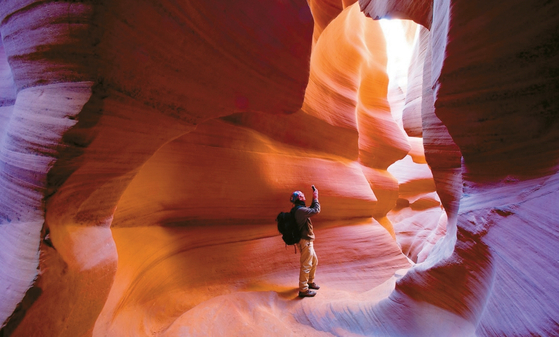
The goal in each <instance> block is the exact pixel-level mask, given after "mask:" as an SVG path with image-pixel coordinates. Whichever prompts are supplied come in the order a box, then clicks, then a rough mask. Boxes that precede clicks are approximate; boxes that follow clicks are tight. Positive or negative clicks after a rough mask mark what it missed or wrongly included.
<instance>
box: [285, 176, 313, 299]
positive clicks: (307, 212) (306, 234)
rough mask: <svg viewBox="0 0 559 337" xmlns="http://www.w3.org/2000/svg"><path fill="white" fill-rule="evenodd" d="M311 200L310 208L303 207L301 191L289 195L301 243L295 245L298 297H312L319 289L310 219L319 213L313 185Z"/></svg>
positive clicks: (303, 199) (303, 196) (303, 200)
mask: <svg viewBox="0 0 559 337" xmlns="http://www.w3.org/2000/svg"><path fill="white" fill-rule="evenodd" d="M311 187H312V189H313V199H312V203H311V206H310V207H306V205H305V195H304V194H303V192H301V191H295V192H293V194H291V199H290V201H291V203H293V208H292V213H293V215H294V217H295V221H296V222H297V225H298V226H299V231H300V233H301V241H299V243H298V244H297V245H298V246H299V252H300V253H301V270H300V272H299V297H313V296H315V295H316V291H313V290H311V289H314V290H318V289H320V287H319V286H318V285H317V284H316V283H315V282H314V277H315V273H316V266H317V265H318V258H317V256H316V252H315V251H314V245H313V241H314V239H315V235H314V230H313V225H312V221H311V219H310V217H312V216H314V215H316V214H318V213H320V203H319V202H318V190H317V189H316V187H315V186H314V185H312V186H311Z"/></svg>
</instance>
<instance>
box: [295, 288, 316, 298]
mask: <svg viewBox="0 0 559 337" xmlns="http://www.w3.org/2000/svg"><path fill="white" fill-rule="evenodd" d="M314 295H316V291H312V290H310V289H308V290H307V291H305V292H301V291H300V292H299V297H314Z"/></svg>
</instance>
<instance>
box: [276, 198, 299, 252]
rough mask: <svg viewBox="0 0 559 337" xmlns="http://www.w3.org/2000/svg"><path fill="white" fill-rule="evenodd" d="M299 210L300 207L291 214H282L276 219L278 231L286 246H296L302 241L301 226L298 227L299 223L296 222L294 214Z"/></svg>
mask: <svg viewBox="0 0 559 337" xmlns="http://www.w3.org/2000/svg"><path fill="white" fill-rule="evenodd" d="M298 208H299V207H295V208H293V209H292V210H291V212H289V213H288V212H280V214H278V216H277V218H276V221H277V223H278V231H279V232H280V234H281V235H282V237H281V238H282V239H283V242H285V244H286V245H294V244H296V243H299V241H301V232H300V231H299V226H297V221H295V216H294V213H295V211H296V210H297V209H298ZM295 249H297V248H295Z"/></svg>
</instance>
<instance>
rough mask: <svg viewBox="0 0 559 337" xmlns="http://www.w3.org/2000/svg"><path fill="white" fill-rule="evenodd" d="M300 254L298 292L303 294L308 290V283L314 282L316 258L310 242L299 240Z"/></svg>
mask: <svg viewBox="0 0 559 337" xmlns="http://www.w3.org/2000/svg"><path fill="white" fill-rule="evenodd" d="M298 245H299V251H300V252H301V271H300V272H299V291H300V292H305V291H307V290H308V289H309V283H312V282H314V274H315V272H316V266H317V265H318V258H317V257H316V253H315V251H314V246H313V243H312V241H309V240H305V239H301V241H299V244H298Z"/></svg>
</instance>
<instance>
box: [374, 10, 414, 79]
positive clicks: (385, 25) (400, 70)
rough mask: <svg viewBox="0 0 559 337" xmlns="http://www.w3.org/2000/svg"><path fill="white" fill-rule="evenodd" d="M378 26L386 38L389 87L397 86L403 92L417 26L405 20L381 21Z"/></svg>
mask: <svg viewBox="0 0 559 337" xmlns="http://www.w3.org/2000/svg"><path fill="white" fill-rule="evenodd" d="M380 26H381V28H382V31H383V33H384V37H385V38H386V52H387V54H388V66H387V68H388V69H387V72H388V76H389V77H390V82H391V85H397V86H399V87H401V88H402V89H403V90H405V89H406V87H407V81H408V68H409V64H410V60H411V56H412V53H413V46H414V43H415V39H416V38H417V35H418V34H417V25H416V24H414V23H413V22H410V21H407V20H386V19H382V20H380ZM414 32H415V34H414ZM410 33H411V34H413V39H412V40H411V41H410V40H409V39H408V36H410V35H411V34H410Z"/></svg>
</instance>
